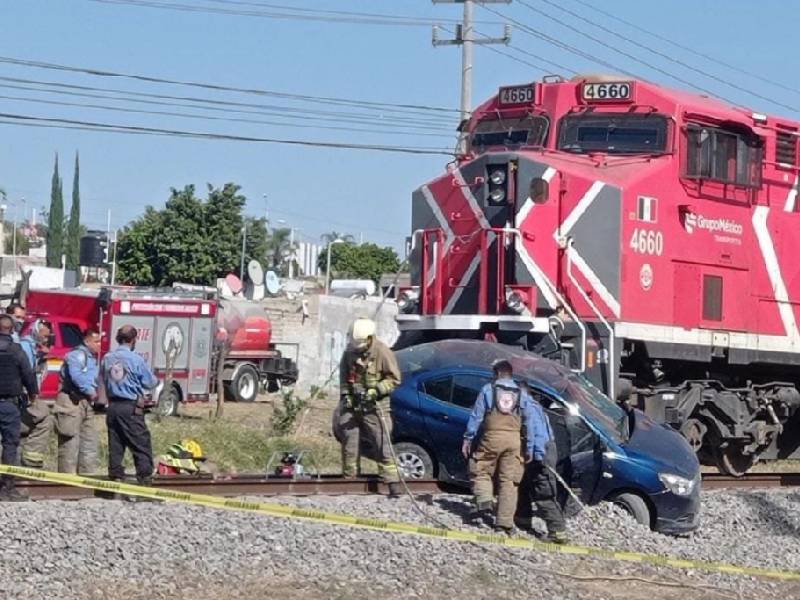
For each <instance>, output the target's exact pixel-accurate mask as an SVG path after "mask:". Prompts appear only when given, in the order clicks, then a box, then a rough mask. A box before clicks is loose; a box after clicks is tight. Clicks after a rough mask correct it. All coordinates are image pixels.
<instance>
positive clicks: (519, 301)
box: [506, 289, 525, 315]
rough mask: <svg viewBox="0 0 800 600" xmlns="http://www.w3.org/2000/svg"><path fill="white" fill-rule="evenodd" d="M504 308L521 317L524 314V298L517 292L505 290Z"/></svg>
mask: <svg viewBox="0 0 800 600" xmlns="http://www.w3.org/2000/svg"><path fill="white" fill-rule="evenodd" d="M506 306H507V307H508V309H509V310H511V311H513V312H515V313H517V314H520V315H521V314H522V313H523V312H525V296H524V295H523V294H522V292H520V291H518V290H512V289H508V290H506Z"/></svg>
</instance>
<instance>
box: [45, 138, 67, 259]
mask: <svg viewBox="0 0 800 600" xmlns="http://www.w3.org/2000/svg"><path fill="white" fill-rule="evenodd" d="M63 250H64V197H63V193H62V188H61V177H59V175H58V154H56V162H55V167H54V168H53V179H52V183H51V185H50V212H49V218H48V223H47V266H48V267H56V268H58V267H61V253H62V251H63Z"/></svg>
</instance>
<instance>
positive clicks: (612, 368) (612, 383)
mask: <svg viewBox="0 0 800 600" xmlns="http://www.w3.org/2000/svg"><path fill="white" fill-rule="evenodd" d="M574 243H575V240H574V239H572V238H569V239H567V277H568V278H569V280H570V282H571V283H572V285H573V286H574V287H575V289H576V290H578V293H579V294H580V295H581V297H582V298H583V299H584V301H585V302H586V304H588V305H589V308H591V309H592V312H593V313H594V314H595V315H596V316H597V318H598V319H599V320H600V322H601V323H602V324H603V326H604V327H605V328H606V329H607V330H608V344H609V346H611V351H610V353H609V357H608V396H609V397H610V398H611V399H612V400H613V399H614V398H616V394H615V392H616V387H617V382H616V370H617V368H616V364H615V363H616V358H615V356H614V328H613V327H612V326H611V324H610V323H609V322H608V321H607V320H606V318H605V317H604V316H603V313H601V312H600V309H599V308H597V305H596V304H595V303H594V301H593V300H592V299H591V298H590V297H589V294H587V293H586V290H584V289H583V286H581V285H580V284H579V283H578V280H577V279H576V278H575V275H574V274H573V273H572V253H573V252H574V250H573V249H572V246H573V245H574ZM564 306H565V308H566V307H567V306H569V305H568V304H565V305H564ZM581 324H582V323H581ZM582 346H583V352H582V354H583V358H582V359H581V362H582V369H581V370H582V371H583V370H585V369H586V330H585V329H583V343H582Z"/></svg>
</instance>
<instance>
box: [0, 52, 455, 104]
mask: <svg viewBox="0 0 800 600" xmlns="http://www.w3.org/2000/svg"><path fill="white" fill-rule="evenodd" d="M0 63H6V64H11V65H17V66H21V67H30V68H36V69H47V70H52V71H66V72H71V73H82V74H85V75H92V76H96V77H109V78H119V79H130V80H134V81H145V82H148V83H163V84H167V85H179V86H185V87H194V88H201V89H206V90H214V91H224V92H237V93H240V94H253V95H257V96H270V97H275V98H285V99H291V100H300V101H304V102H317V103H322V104H340V105H343V106H355V107H359V108H365V109H372V110H379V109H386V108H393V109H413V110H417V111H419V110H423V111H430V112H441V113H458V112H459V111H458V109H455V108H444V107H439V106H425V105H421V104H397V103H391V102H373V101H368V100H355V99H352V98H337V97H332V96H312V95H307V94H293V93H289V92H277V91H274V90H265V89H258V88H241V87H235V86H226V85H221V84H216V83H205V82H198V81H180V80H176V79H165V78H161V77H154V76H150V75H139V74H133V73H120V72H115V71H105V70H101V69H94V68H89V67H75V66H71V65H62V64H57V63H51V62H43V61H35V60H26V59H20V58H13V57H9V56H0Z"/></svg>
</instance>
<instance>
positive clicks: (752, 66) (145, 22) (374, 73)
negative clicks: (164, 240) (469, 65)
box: [0, 0, 800, 248]
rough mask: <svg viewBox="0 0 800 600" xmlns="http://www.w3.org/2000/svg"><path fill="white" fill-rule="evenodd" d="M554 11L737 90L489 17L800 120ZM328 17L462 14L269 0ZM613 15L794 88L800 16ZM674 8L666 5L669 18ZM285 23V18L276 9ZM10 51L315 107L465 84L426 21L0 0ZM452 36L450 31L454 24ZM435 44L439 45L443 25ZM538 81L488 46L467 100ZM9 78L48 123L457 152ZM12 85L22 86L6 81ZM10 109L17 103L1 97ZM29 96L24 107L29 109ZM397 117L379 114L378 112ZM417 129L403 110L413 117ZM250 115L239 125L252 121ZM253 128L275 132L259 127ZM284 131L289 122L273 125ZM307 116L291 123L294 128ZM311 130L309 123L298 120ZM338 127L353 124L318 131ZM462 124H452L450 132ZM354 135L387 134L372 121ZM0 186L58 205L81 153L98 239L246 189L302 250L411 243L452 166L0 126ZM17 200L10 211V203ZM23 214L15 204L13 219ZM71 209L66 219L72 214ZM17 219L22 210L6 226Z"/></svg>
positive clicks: (770, 89)
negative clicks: (307, 100) (361, 241)
mask: <svg viewBox="0 0 800 600" xmlns="http://www.w3.org/2000/svg"><path fill="white" fill-rule="evenodd" d="M555 1H556V3H557V4H560V5H561V6H562V7H564V8H567V9H569V10H573V11H575V12H576V13H578V14H580V15H583V16H585V17H590V18H592V19H593V20H596V22H597V23H598V24H601V25H603V26H605V27H607V28H609V29H612V30H614V31H617V32H619V33H621V34H623V35H625V36H627V37H630V38H632V39H634V40H636V41H638V42H639V43H641V44H644V45H647V46H648V47H652V48H653V49H655V50H657V51H659V52H663V53H665V54H668V55H669V56H672V57H675V58H678V59H681V60H684V61H685V62H687V63H689V64H691V65H692V66H695V67H696V68H699V69H702V70H704V71H707V72H708V73H710V74H713V75H714V76H716V77H719V78H722V79H723V80H725V81H729V82H730V83H731V84H732V86H733V87H734V88H739V89H731V88H730V87H726V86H725V85H723V84H721V83H719V82H717V81H713V80H711V79H709V78H707V77H705V76H703V75H700V74H698V73H693V72H691V71H689V70H687V69H686V68H684V67H681V66H679V65H676V64H673V63H671V62H669V61H668V60H666V59H664V58H662V57H658V56H654V55H651V54H649V53H646V52H645V51H644V50H642V49H641V48H636V47H635V46H631V45H630V44H627V43H625V42H623V41H622V40H620V39H619V38H616V37H614V36H613V35H612V34H610V33H608V32H606V31H602V30H599V29H596V28H593V27H591V26H590V25H588V24H586V23H583V22H580V21H578V20H576V19H575V17H573V16H570V15H566V14H564V13H563V12H559V11H558V10H557V9H556V8H554V7H553V6H552V5H550V4H547V3H546V2H545V1H544V0H524V2H525V3H526V4H528V5H530V6H531V7H534V8H536V9H538V10H542V11H545V12H546V13H547V14H550V15H552V16H553V17H556V18H559V19H562V20H564V21H566V22H569V23H570V24H571V25H572V26H573V27H575V28H577V29H579V30H581V32H575V31H572V30H570V29H567V28H565V27H563V26H562V25H558V24H556V23H554V22H553V21H551V20H548V19H546V18H545V17H543V16H542V15H541V14H540V13H536V12H534V11H533V10H531V9H530V8H529V7H528V6H525V5H523V4H521V3H520V2H518V1H517V2H514V3H513V4H511V5H492V6H491V8H492V9H494V10H498V11H500V12H502V13H504V14H506V15H508V16H509V17H510V18H513V19H515V20H517V21H520V22H522V23H524V24H526V25H528V26H530V27H532V28H535V29H536V30H538V31H541V32H543V33H545V34H547V35H550V36H552V37H554V38H557V39H558V40H560V41H561V42H564V43H566V44H570V45H572V46H574V47H576V48H579V49H580V50H582V51H584V52H586V53H588V54H590V55H591V56H596V57H600V58H602V59H604V60H606V61H608V62H610V63H612V64H613V65H615V66H616V67H618V68H619V69H626V70H630V71H632V72H635V73H637V74H640V75H642V76H644V77H647V78H649V79H651V80H653V81H657V82H660V83H665V84H668V85H672V86H675V87H687V86H686V84H683V83H678V82H676V81H674V80H670V79H669V77H667V76H666V75H664V74H663V73H659V72H658V71H654V70H652V69H650V68H648V67H645V66H643V65H641V64H637V63H636V62H635V61H634V60H632V59H631V58H628V57H624V56H621V55H619V54H617V53H615V52H614V51H613V50H611V49H609V48H604V47H601V46H600V45H598V44H597V43H596V42H594V41H592V40H590V39H588V38H587V36H586V35H585V33H583V32H587V33H591V35H593V36H595V37H597V38H599V39H601V40H603V41H605V42H606V43H607V44H608V45H610V46H612V47H614V48H617V49H619V50H622V51H624V52H627V53H628V54H631V55H633V56H637V57H641V58H642V59H643V60H646V61H647V62H650V63H652V64H653V65H655V66H657V67H659V68H661V69H663V70H665V71H668V72H670V73H672V74H675V75H676V76H678V77H681V78H683V79H686V80H689V81H691V82H693V83H695V84H697V85H699V86H701V87H705V88H708V89H710V90H713V91H715V92H719V93H721V94H723V95H724V96H726V97H728V98H730V99H731V100H733V101H736V102H741V103H744V104H746V105H749V106H752V107H753V108H756V109H759V110H761V111H766V112H775V113H779V114H784V115H787V116H793V117H800V115H798V114H797V113H794V112H792V111H790V110H788V109H787V108H785V107H780V106H779V105H777V104H775V103H772V102H767V101H764V100H758V99H755V98H753V97H751V96H749V95H748V94H747V93H745V92H743V91H742V89H749V90H752V91H755V92H756V93H759V94H761V95H763V96H767V97H769V98H774V100H775V102H777V103H782V104H785V105H789V106H798V107H800V93H798V92H795V91H790V90H786V89H781V88H779V87H775V86H772V85H770V84H767V83H765V82H763V81H758V80H756V79H754V78H752V77H748V76H746V75H743V74H741V73H738V72H735V71H733V70H730V69H727V68H725V67H723V66H720V65H718V64H714V63H712V62H708V61H705V60H702V59H700V58H697V57H694V56H691V55H689V54H687V53H686V52H684V51H681V50H678V49H676V48H674V47H671V46H669V45H668V44H667V43H665V42H663V41H661V40H658V39H655V38H653V37H651V36H648V35H646V34H644V33H642V32H640V31H636V30H633V29H630V28H628V27H626V26H624V25H622V24H620V23H618V22H615V21H613V20H611V19H609V18H607V17H604V16H601V15H598V14H596V13H592V12H591V11H590V10H589V9H588V8H586V7H584V6H581V5H580V4H579V3H577V2H576V0H555ZM157 3H160V4H169V3H173V4H182V5H193V6H197V7H199V6H211V7H217V8H221V7H227V9H240V10H241V9H245V10H252V11H259V10H261V11H263V10H268V9H266V8H263V7H260V8H259V7H256V6H255V5H258V4H268V2H266V0H250V4H249V5H248V3H247V2H241V3H240V4H237V3H235V2H230V1H229V2H228V3H227V4H226V3H224V2H218V1H214V0H158V2H157ZM280 3H282V4H285V5H291V6H293V7H299V8H308V9H318V10H325V9H327V10H349V11H363V12H372V13H386V14H395V15H408V16H416V17H420V18H425V19H432V20H442V21H446V20H452V19H457V18H459V17H460V13H461V5H457V4H437V5H433V4H431V3H430V2H429V1H428V0H369V1H368V0H296V1H295V0H292V2H289V1H288V0H282V2H281V1H280V0H273V2H272V4H280ZM597 5H598V6H602V7H603V8H604V9H605V10H608V11H611V12H613V13H615V14H618V15H620V16H623V17H624V18H625V19H627V20H629V21H631V22H633V23H636V24H638V25H640V26H641V27H644V28H647V29H650V30H653V31H655V32H657V33H659V34H660V35H664V36H667V37H669V38H671V39H673V40H674V41H676V42H678V43H681V44H683V45H686V46H691V47H693V48H695V49H696V50H697V51H700V52H703V53H706V54H708V55H711V56H713V57H716V58H719V59H723V60H724V61H726V62H729V63H731V64H733V65H735V66H737V67H740V68H742V69H745V70H748V71H752V72H756V73H758V74H760V75H761V76H762V77H763V78H765V79H768V80H772V81H777V82H779V83H782V84H784V85H786V86H788V87H791V88H798V89H800V82H798V81H797V77H796V73H798V72H800V69H799V68H798V67H800V64H799V63H800V55H798V53H797V52H795V51H794V47H795V45H796V32H797V30H798V26H800V16H798V15H797V12H796V11H793V10H787V3H785V2H779V1H778V0H762V1H761V2H758V3H754V2H751V1H749V0H748V1H745V0H728V1H724V2H723V1H721V0H717V1H714V0H692V1H687V0H672V1H671V2H669V3H665V2H654V1H641V0H639V1H632V0H608V1H607V2H601V3H598V4H597ZM667 5H669V8H666V6H667ZM284 12H285V11H284ZM476 17H477V18H478V19H479V20H481V21H492V22H495V23H497V22H500V21H502V19H500V18H499V17H498V16H497V15H494V14H492V13H491V12H489V11H487V10H486V9H482V8H477V9H476ZM0 21H2V22H3V23H4V27H3V33H2V35H0V55H1V56H4V57H13V58H19V59H27V60H37V61H46V62H52V63H60V64H67V65H73V66H81V67H90V68H97V69H105V70H109V71H118V72H128V73H137V74H144V75H152V76H155V77H160V78H166V79H183V80H193V81H202V82H209V83H218V84H223V85H227V86H235V87H248V88H259V89H269V90H275V91H283V92H290V93H296V94H307V95H313V96H328V97H343V98H351V99H358V100H368V101H377V102H388V103H412V104H419V105H426V106H437V107H449V108H457V106H458V102H459V85H460V49H458V48H455V47H444V48H436V49H434V48H433V47H432V46H431V43H430V38H431V31H430V27H429V26H414V27H406V26H403V27H401V26H397V25H394V26H380V25H369V26H367V25H356V24H339V23H320V22H308V21H296V20H278V19H269V18H260V17H254V16H238V15H223V14H209V13H203V12H179V11H171V10H164V9H156V8H149V7H146V6H141V5H140V6H129V5H120V4H114V3H101V2H94V1H91V0H5V1H4V2H2V4H0ZM445 25H446V24H445ZM478 30H479V31H480V32H481V33H485V34H488V35H499V34H500V33H501V31H502V27H501V26H500V25H495V24H489V23H481V24H480V25H479V26H478ZM441 35H442V36H443V37H444V36H446V35H447V34H446V33H445V32H444V31H443V32H442V33H441ZM513 46H514V47H513V48H504V47H502V46H498V47H495V48H497V49H501V50H502V51H503V52H507V53H509V54H512V55H513V56H515V57H516V58H518V59H519V60H523V61H530V62H538V60H537V58H533V57H531V56H529V55H525V54H522V53H521V52H520V51H519V49H521V50H523V51H524V52H528V53H531V54H532V55H533V56H535V57H538V58H541V59H545V60H549V61H554V62H557V63H560V64H562V65H564V66H568V67H570V68H571V69H574V70H575V71H578V72H603V71H605V72H607V71H609V70H610V69H609V68H604V67H601V66H598V65H596V64H592V63H591V62H590V61H588V60H587V59H586V58H583V57H579V56H575V55H573V54H570V53H568V52H566V51H565V50H563V49H559V48H556V47H553V46H552V45H549V44H547V43H545V42H543V41H541V40H539V39H536V38H534V37H532V36H530V35H528V34H526V33H524V32H523V31H520V30H519V28H515V31H514V32H513ZM542 74H543V72H542V71H540V70H538V69H536V68H534V67H531V66H528V65H525V64H522V63H520V62H517V61H515V60H512V59H511V58H508V57H506V56H501V55H499V54H496V53H495V52H493V51H491V50H489V49H487V48H478V49H477V52H476V60H475V76H474V77H475V90H474V95H473V104H477V103H478V102H480V101H482V100H483V99H485V98H486V97H488V96H489V95H491V94H492V93H494V91H495V90H496V88H497V87H498V86H500V85H504V84H510V83H521V82H527V81H532V80H535V79H539V78H540V77H541V76H542ZM2 77H6V78H25V79H35V80H37V81H47V82H62V83H69V84H73V85H84V86H97V87H106V88H115V89H124V90H127V91H135V92H147V93H156V94H174V95H183V96H192V97H202V98H206V99H222V100H225V101H236V102H248V103H254V102H255V103H261V104H266V103H269V104H280V105H282V106H287V107H293V108H298V107H301V106H305V107H311V108H313V109H314V110H317V111H319V110H327V111H340V112H341V111H342V110H348V111H350V110H353V111H357V112H363V111H360V110H359V109H340V108H339V107H331V106H324V105H322V106H320V105H309V104H300V103H297V102H291V101H278V100H275V99H270V98H261V97H254V96H249V95H245V94H234V93H221V92H211V91H205V90H196V89H187V88H177V87H174V86H167V85H163V84H151V83H142V82H131V81H124V80H109V79H107V78H97V77H91V76H88V75H81V74H77V73H61V72H55V71H46V70H39V69H33V68H28V67H20V66H14V65H8V64H2V63H0V78H2ZM6 85H9V82H8V81H7V80H6V81H0V96H5V97H6V98H2V97H0V112H2V113H14V114H23V115H33V116H38V117H49V118H66V119H78V120H86V121H94V122H103V123H115V124H122V125H137V126H147V127H161V128H170V129H181V130H190V131H203V132H215V133H226V134H234V135H250V136H259V137H281V138H293V139H304V140H315V141H335V142H348V143H374V144H388V145H405V146H437V147H443V146H451V147H452V143H453V139H454V138H452V137H450V136H449V134H447V133H444V132H442V133H440V132H431V133H437V134H439V133H440V135H441V137H433V136H419V135H417V134H411V135H409V134H408V130H403V132H404V133H405V134H404V135H401V134H400V131H397V132H391V133H381V134H369V133H359V132H352V131H339V130H317V129H315V128H296V127H289V126H275V125H261V124H252V123H238V122H236V123H234V122H222V121H206V120H199V119H188V118H179V117H171V116H163V115H150V114H129V113H121V112H112V111H105V110H98V109H90V108H87V107H85V106H77V107H69V106H56V105H50V104H46V103H35V102H30V101H29V100H31V99H39V100H48V101H53V100H57V101H65V102H73V103H78V104H81V103H97V104H105V105H114V106H118V107H128V108H130V107H136V106H135V105H133V104H130V103H121V102H116V103H115V102H111V101H106V100H87V99H82V98H76V97H68V96H63V95H62V96H59V95H56V94H52V93H46V92H42V91H32V90H19V89H13V88H8V87H3V86H6ZM12 85H13V84H12ZM12 96H13V97H16V99H11V98H8V97H12ZM19 98H26V101H23V100H20V99H19ZM136 108H139V109H144V110H168V111H170V110H171V111H180V112H184V113H188V112H192V113H194V114H205V115H214V116H218V117H220V116H221V117H231V116H234V117H237V116H238V117H242V116H243V115H241V114H240V115H230V114H227V115H226V114H225V113H224V112H220V111H217V112H215V113H210V112H201V111H198V110H193V109H189V108H185V107H179V108H169V107H163V106H161V107H158V106H151V105H139V106H138V107H136ZM390 116H392V114H390V113H386V114H385V115H384V117H390ZM406 117H407V115H406ZM246 118H247V117H246ZM249 118H254V119H261V120H270V117H266V116H249ZM273 120H275V119H273ZM277 120H278V121H280V120H281V119H280V118H278V119H277ZM295 122H297V121H295ZM301 123H305V122H301ZM314 123H320V124H324V125H328V126H339V127H342V126H343V127H349V126H350V125H349V124H348V123H332V122H320V121H308V122H307V123H305V124H314ZM455 124H456V119H452V123H447V124H446V125H447V126H449V125H452V126H455ZM356 127H373V128H379V127H381V125H380V124H375V125H357V126H356ZM0 136H2V143H0V186H2V187H4V188H5V189H6V190H7V191H8V193H9V200H10V201H11V202H12V203H13V202H16V203H17V204H19V205H21V198H23V197H24V198H25V200H26V203H27V206H28V207H29V208H30V207H31V206H37V207H38V206H43V205H46V204H48V203H49V189H50V176H51V173H52V162H53V154H54V152H56V151H57V152H59V154H60V157H61V166H62V175H63V176H64V181H65V196H66V204H67V205H68V204H69V190H70V189H71V181H72V161H73V157H74V153H75V151H76V150H78V151H80V154H81V192H82V207H83V220H84V222H85V223H86V224H87V225H88V226H89V227H90V228H105V221H106V211H107V210H108V209H109V208H110V209H111V210H112V226H113V227H119V226H122V225H124V224H125V223H127V222H128V221H130V220H132V219H134V218H136V216H137V215H138V214H140V213H141V211H142V210H143V208H144V207H145V206H146V205H154V206H162V205H163V203H164V201H165V200H166V198H167V196H168V190H169V188H170V187H182V186H183V185H185V184H189V183H194V184H196V185H197V186H198V187H199V188H200V189H201V190H203V189H204V188H205V184H206V183H207V182H210V183H213V184H215V185H221V184H223V183H225V182H228V181H233V182H236V183H239V184H240V185H242V186H243V188H244V193H245V194H246V195H247V196H248V207H247V210H248V212H249V213H250V214H253V215H258V216H263V214H264V211H265V202H264V199H263V195H264V194H266V195H267V202H268V207H269V212H270V217H271V221H272V223H273V225H275V224H277V223H276V221H277V220H278V219H282V220H284V221H286V222H287V223H289V224H291V225H292V226H294V227H297V228H299V230H300V232H299V236H300V238H301V239H307V240H309V241H318V240H319V236H320V234H322V233H324V232H326V231H330V230H332V229H335V230H338V231H346V232H349V233H352V234H354V235H355V236H356V237H358V236H359V235H360V234H363V236H364V238H365V239H366V240H371V241H376V242H378V243H381V244H388V245H393V246H395V247H397V248H400V247H402V240H403V238H404V236H405V235H407V234H408V229H409V222H410V195H411V192H412V190H413V189H414V188H415V187H417V186H418V185H419V184H421V183H423V182H424V181H426V180H428V179H430V178H431V177H433V176H435V175H436V174H438V173H439V172H441V170H442V169H443V168H444V166H445V163H446V161H447V159H446V157H443V156H409V155H402V154H384V153H377V152H367V151H355V150H331V149H317V148H299V147H292V146H281V145H271V144H254V143H240V142H232V141H206V140H193V139H178V138H167V137H155V136H132V135H118V134H110V133H100V132H86V131H70V130H63V129H38V128H29V127H21V126H15V125H6V124H0ZM12 206H13V205H12ZM11 210H12V211H13V210H14V209H13V208H11ZM67 210H68V207H67ZM12 216H13V214H12Z"/></svg>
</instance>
